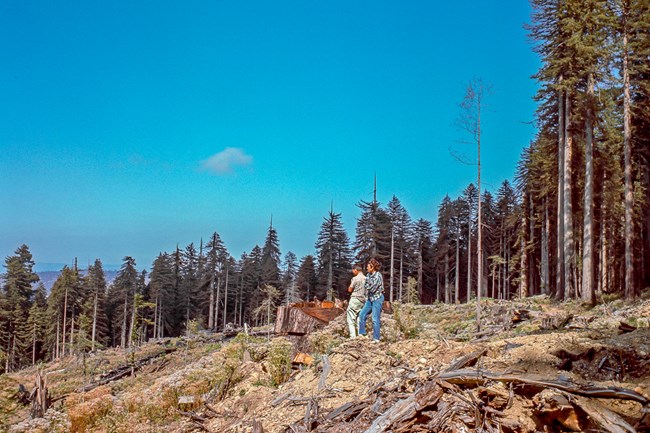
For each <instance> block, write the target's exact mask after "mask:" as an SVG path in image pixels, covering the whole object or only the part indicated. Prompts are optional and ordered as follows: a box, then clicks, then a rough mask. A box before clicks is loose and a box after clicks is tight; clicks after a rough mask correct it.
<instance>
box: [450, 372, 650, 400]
mask: <svg viewBox="0 0 650 433" xmlns="http://www.w3.org/2000/svg"><path fill="white" fill-rule="evenodd" d="M438 378H439V379H443V380H446V381H447V382H449V383H454V384H457V385H484V384H485V383H486V382H489V381H496V382H504V383H515V384H521V385H529V386H534V387H538V388H541V389H545V388H554V389H559V390H561V391H566V392H570V393H572V394H576V395H582V396H585V397H596V398H617V399H620V400H632V401H636V402H638V403H641V404H642V405H643V406H646V405H648V403H649V401H648V399H647V398H646V397H644V396H643V395H641V394H639V393H638V392H636V391H633V390H630V389H625V388H619V387H608V388H605V387H599V386H592V385H585V384H578V383H573V382H570V381H567V380H562V379H545V378H534V377H531V376H525V375H518V374H512V373H510V374H501V373H493V372H490V371H484V370H473V369H461V370H456V371H449V372H443V373H441V374H440V375H439V376H438Z"/></svg>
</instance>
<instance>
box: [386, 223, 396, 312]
mask: <svg viewBox="0 0 650 433" xmlns="http://www.w3.org/2000/svg"><path fill="white" fill-rule="evenodd" d="M394 257H395V233H394V230H393V227H392V225H391V228H390V274H389V275H390V276H389V278H388V279H389V282H388V285H389V299H390V302H393V268H394V266H393V260H394Z"/></svg>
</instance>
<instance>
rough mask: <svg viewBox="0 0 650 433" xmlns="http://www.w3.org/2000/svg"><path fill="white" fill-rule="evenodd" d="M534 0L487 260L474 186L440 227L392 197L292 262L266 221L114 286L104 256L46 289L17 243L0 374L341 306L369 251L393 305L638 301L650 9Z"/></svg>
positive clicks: (3, 317) (173, 255) (1, 321)
mask: <svg viewBox="0 0 650 433" xmlns="http://www.w3.org/2000/svg"><path fill="white" fill-rule="evenodd" d="M532 5H533V11H534V13H533V22H532V24H531V25H530V28H529V30H530V34H531V38H532V39H533V40H534V41H535V42H536V44H535V49H536V51H537V52H538V53H539V54H540V56H541V59H542V67H541V68H540V70H539V72H538V74H537V79H538V80H539V82H540V84H541V85H540V90H539V93H538V95H537V100H538V101H539V109H538V112H537V125H538V133H537V135H536V137H535V138H534V140H533V141H532V142H531V143H530V145H529V146H527V147H526V148H525V149H524V152H523V154H522V156H521V159H520V162H519V164H518V167H517V174H516V178H515V181H514V184H511V183H510V182H508V181H504V182H503V183H502V184H501V186H500V187H499V189H498V191H496V193H495V194H494V195H493V194H492V193H490V192H489V191H485V192H483V191H482V192H481V194H480V204H481V206H480V209H481V220H482V224H481V229H482V231H481V235H482V236H481V254H477V245H478V238H479V236H478V224H477V221H478V209H479V206H478V204H479V197H478V196H479V194H478V189H477V187H476V186H475V185H474V184H473V183H470V184H469V185H468V187H467V188H466V189H465V190H464V192H463V193H462V195H461V196H459V197H456V198H452V197H449V196H447V197H445V198H444V199H443V201H442V203H441V204H440V206H439V209H438V217H437V221H435V222H430V221H426V220H423V219H419V220H417V221H413V220H412V218H411V217H410V216H409V213H408V212H407V210H406V209H405V208H404V207H403V206H402V205H401V203H400V201H399V199H398V198H397V197H395V196H393V198H392V199H391V200H390V202H389V203H388V204H387V205H386V206H383V205H382V204H381V203H379V202H377V200H376V198H375V199H373V200H372V201H371V202H365V201H361V202H359V203H358V207H359V216H358V218H357V223H356V230H355V234H354V240H351V239H350V238H349V237H348V232H347V231H346V230H345V228H344V227H343V224H342V222H341V214H337V213H335V212H334V211H330V212H329V213H328V214H327V215H326V216H325V217H324V219H323V222H322V225H321V227H320V231H319V233H318V234H317V235H316V242H315V251H316V253H315V254H314V255H307V256H305V257H302V258H300V259H299V258H298V257H296V255H295V254H293V253H292V252H287V253H286V254H284V256H282V255H281V251H280V242H279V239H278V234H277V232H276V230H275V229H274V228H273V226H272V225H271V226H270V227H269V229H268V232H267V235H266V239H265V241H264V243H263V245H262V246H255V247H254V248H253V249H252V250H251V251H250V252H248V253H245V254H243V255H242V256H241V257H239V258H235V257H232V256H231V255H230V253H229V252H228V250H227V248H226V246H225V245H224V244H223V242H222V240H221V237H220V235H219V234H218V233H216V232H215V233H213V234H212V235H211V236H210V237H209V238H208V239H206V242H203V240H201V241H200V242H199V243H198V245H196V244H194V243H192V244H190V245H188V246H186V247H185V248H183V249H180V248H178V247H177V248H176V249H175V250H174V251H172V252H169V253H162V254H160V255H159V256H158V258H156V260H155V261H154V262H153V264H152V265H151V267H150V272H148V273H147V272H146V271H138V270H137V267H136V263H135V261H134V260H133V259H132V258H131V257H125V258H124V261H123V264H122V266H121V269H120V270H119V272H118V274H117V276H116V278H115V280H114V281H113V282H112V283H111V284H107V282H106V276H105V272H104V270H103V268H102V263H101V261H100V260H96V261H95V263H94V264H93V265H91V266H89V267H88V268H87V269H84V270H83V271H84V272H83V274H82V272H80V270H79V269H77V267H76V266H74V265H73V266H71V267H64V268H63V269H62V271H61V273H60V275H59V277H58V279H57V280H56V282H55V283H54V285H53V287H52V290H51V292H50V293H49V295H48V294H47V293H46V290H45V288H44V286H43V285H42V284H37V283H38V276H37V275H36V274H35V273H34V272H33V267H34V261H33V260H32V255H31V253H30V251H29V248H28V247H27V246H26V245H22V246H20V247H19V248H18V249H17V250H16V252H15V255H14V256H10V257H7V258H6V261H5V265H4V266H5V268H6V272H5V274H4V281H3V283H2V286H1V289H2V290H1V291H0V358H1V361H2V363H1V367H0V369H4V370H5V371H10V370H14V369H17V368H21V367H23V366H26V365H30V364H33V363H35V362H38V361H40V360H46V359H53V358H57V357H61V356H63V355H66V354H69V353H75V352H81V351H87V350H93V349H95V348H97V347H106V346H117V345H120V346H123V347H128V346H132V345H137V344H140V343H141V342H143V341H146V340H147V339H150V338H152V337H167V336H178V335H181V334H183V333H185V332H187V331H188V330H197V329H201V328H204V329H209V330H220V329H223V328H224V327H225V326H226V324H228V323H235V324H239V325H242V324H244V323H248V324H251V325H253V324H262V323H266V322H267V321H268V320H271V319H272V317H269V316H268V312H269V311H273V310H274V308H273V307H274V306H275V305H279V304H280V303H286V302H293V301H297V300H300V299H303V300H304V299H313V298H318V299H324V298H326V297H329V298H331V297H339V298H343V297H345V295H346V288H347V286H348V284H349V281H350V277H351V275H350V268H351V266H352V265H353V264H355V263H360V264H364V263H366V262H367V260H368V259H369V258H370V257H376V258H377V259H379V261H380V262H381V263H382V264H383V268H382V270H381V271H382V273H383V275H384V282H385V294H386V298H387V299H390V300H392V301H396V300H402V301H409V302H423V303H431V302H435V301H440V302H467V301H469V300H472V299H474V298H476V297H477V295H478V294H479V293H480V294H481V296H489V297H494V298H500V299H509V298H513V297H525V296H530V295H536V294H548V295H550V296H554V297H555V298H557V299H560V300H561V299H570V298H583V299H584V300H585V301H587V302H591V303H593V302H597V300H598V299H599V298H600V297H601V296H602V295H605V294H619V295H623V296H624V297H626V298H627V299H634V298H635V297H636V296H638V294H639V293H640V291H641V289H642V288H643V287H647V286H650V196H649V194H650V61H649V59H650V32H649V30H648V29H650V5H649V4H648V2H647V1H644V0H623V1H621V0H616V1H614V0H603V1H600V0H592V1H587V2H585V1H580V2H578V1H566V2H557V1H554V0H534V1H533V2H532ZM504 127H505V126H504ZM479 130H480V128H479ZM492 146H493V147H492ZM497 151H498V144H494V145H492V144H491V143H487V144H486V145H484V148H483V152H484V153H485V152H497ZM477 257H482V263H481V266H478V265H479V264H478V260H477ZM479 269H482V271H481V273H482V275H478V272H479V271H478V270H479ZM479 287H480V289H479ZM479 290H480V292H479Z"/></svg>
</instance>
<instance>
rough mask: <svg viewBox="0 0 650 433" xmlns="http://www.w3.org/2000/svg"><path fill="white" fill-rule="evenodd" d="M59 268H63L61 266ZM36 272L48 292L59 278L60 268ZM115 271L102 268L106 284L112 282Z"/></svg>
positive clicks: (115, 274)
mask: <svg viewBox="0 0 650 433" xmlns="http://www.w3.org/2000/svg"><path fill="white" fill-rule="evenodd" d="M61 268H63V266H62V267H61ZM36 273H37V274H38V276H39V278H40V279H41V282H42V283H43V285H44V286H45V288H46V289H47V293H50V290H51V289H52V286H53V285H54V283H55V282H56V279H57V278H59V274H60V273H61V270H58V271H40V272H36ZM81 273H82V274H84V273H85V271H84V270H82V271H81ZM117 273H118V271H116V270H111V271H107V270H104V275H105V276H106V284H110V283H112V282H113V280H114V279H115V277H116V276H117ZM36 284H38V283H36Z"/></svg>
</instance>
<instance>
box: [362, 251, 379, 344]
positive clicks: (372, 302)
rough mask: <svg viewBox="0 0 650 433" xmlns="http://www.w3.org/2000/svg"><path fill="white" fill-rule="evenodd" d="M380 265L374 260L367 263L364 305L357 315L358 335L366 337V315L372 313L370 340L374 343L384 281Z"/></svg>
mask: <svg viewBox="0 0 650 433" xmlns="http://www.w3.org/2000/svg"><path fill="white" fill-rule="evenodd" d="M380 267H381V264H380V263H379V262H378V261H377V260H376V259H374V258H372V259H370V261H368V265H367V266H366V269H367V270H368V275H366V282H365V284H364V288H365V290H366V296H367V299H366V303H365V304H364V305H363V308H362V309H361V312H360V313H359V335H360V336H364V335H366V320H367V319H368V314H370V313H371V312H372V339H373V341H374V342H379V336H380V329H381V324H380V323H379V321H380V316H381V307H382V305H383V304H384V279H383V277H382V276H381V273H380V272H379V268H380Z"/></svg>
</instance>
